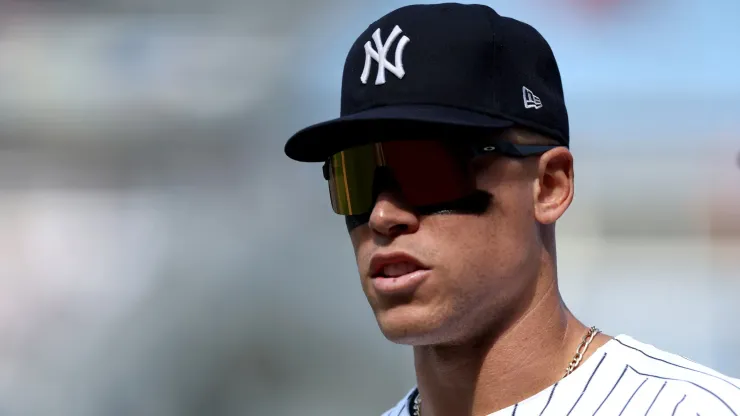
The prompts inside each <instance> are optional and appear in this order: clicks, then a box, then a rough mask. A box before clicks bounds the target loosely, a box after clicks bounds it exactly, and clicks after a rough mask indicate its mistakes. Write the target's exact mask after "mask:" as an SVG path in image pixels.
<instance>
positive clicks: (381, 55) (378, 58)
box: [360, 25, 410, 85]
mask: <svg viewBox="0 0 740 416" xmlns="http://www.w3.org/2000/svg"><path fill="white" fill-rule="evenodd" d="M401 32H402V30H401V28H400V27H398V25H396V27H394V28H393V31H392V32H391V35H390V36H388V39H386V41H385V43H383V41H382V40H381V39H380V29H377V30H376V31H375V33H373V42H375V49H373V45H372V44H371V43H370V41H367V42H366V43H365V69H363V70H362V75H361V76H360V81H362V83H363V84H367V78H368V77H369V76H370V66H371V64H372V61H373V60H375V62H377V63H378V74H377V75H376V77H375V85H382V84H385V70H386V69H387V70H389V71H391V73H392V74H393V75H395V76H397V77H398V79H401V78H403V76H404V75H406V71H404V69H403V48H405V47H406V44H407V43H409V41H410V39H409V38H408V37H407V36H406V35H404V36H403V37H402V38H401V40H400V41H398V46H396V61H395V62H394V63H393V64H391V63H390V62H388V60H387V56H388V51H389V50H390V49H391V46H392V45H393V42H395V41H396V38H397V37H398V35H400V34H401Z"/></svg>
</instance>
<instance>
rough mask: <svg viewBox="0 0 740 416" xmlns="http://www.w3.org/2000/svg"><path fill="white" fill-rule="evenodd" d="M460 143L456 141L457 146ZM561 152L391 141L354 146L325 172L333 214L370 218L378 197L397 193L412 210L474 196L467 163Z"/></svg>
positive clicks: (492, 143) (496, 143) (501, 144)
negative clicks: (492, 156) (490, 156)
mask: <svg viewBox="0 0 740 416" xmlns="http://www.w3.org/2000/svg"><path fill="white" fill-rule="evenodd" d="M458 143H459V141H458ZM555 147H560V146H540V145H518V144H513V143H511V142H507V141H503V140H487V141H486V142H485V143H478V144H471V145H465V146H461V145H459V144H457V145H455V144H452V143H451V142H450V141H445V140H394V141H386V142H379V143H371V144H367V145H362V146H357V147H353V148H350V149H346V150H343V151H341V152H339V153H336V154H334V155H333V156H331V157H330V158H329V159H328V160H327V161H326V163H325V164H324V166H323V173H324V178H325V179H326V180H327V181H328V182H329V196H330V197H331V206H332V209H333V210H334V212H336V213H337V214H340V215H347V216H350V215H362V214H367V213H369V212H370V211H371V210H372V209H373V206H374V205H375V200H376V199H377V197H378V195H379V194H380V193H381V192H386V191H392V192H397V193H398V194H399V195H400V196H401V197H402V199H403V201H404V202H405V203H407V204H409V205H410V206H411V207H415V208H416V207H425V206H432V205H440V204H446V203H451V202H453V201H456V200H460V199H463V198H466V197H468V196H470V195H472V194H474V193H475V192H476V187H475V178H474V175H473V174H472V172H471V170H470V161H471V160H472V159H473V158H474V157H477V156H482V155H485V154H491V153H495V154H499V155H503V156H508V157H513V158H525V157H529V156H535V155H541V154H543V153H545V152H547V151H548V150H550V149H553V148H555Z"/></svg>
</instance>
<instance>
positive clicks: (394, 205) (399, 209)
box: [368, 192, 419, 238]
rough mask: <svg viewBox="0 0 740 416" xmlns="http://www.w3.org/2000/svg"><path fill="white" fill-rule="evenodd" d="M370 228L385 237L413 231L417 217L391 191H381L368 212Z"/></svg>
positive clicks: (416, 226)
mask: <svg viewBox="0 0 740 416" xmlns="http://www.w3.org/2000/svg"><path fill="white" fill-rule="evenodd" d="M368 225H369V226H370V229H371V230H373V231H374V232H376V233H378V234H380V235H383V236H385V237H391V238H393V237H396V236H398V235H401V234H410V233H414V232H416V231H417V230H418V229H419V217H418V216H417V215H416V213H414V211H413V210H411V209H410V208H409V207H408V206H407V205H406V204H404V203H403V201H401V200H400V198H398V197H397V196H396V194H395V193H393V192H381V193H380V194H379V195H378V198H377V200H376V202H375V206H374V207H373V210H372V211H371V213H370V220H369V222H368Z"/></svg>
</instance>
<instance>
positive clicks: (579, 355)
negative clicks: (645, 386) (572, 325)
mask: <svg viewBox="0 0 740 416" xmlns="http://www.w3.org/2000/svg"><path fill="white" fill-rule="evenodd" d="M599 332H601V330H599V329H598V328H596V327H595V326H592V327H591V328H589V329H588V332H586V335H584V336H583V340H582V341H581V343H580V344H579V345H578V348H576V355H574V356H573V359H572V360H570V364H568V368H566V369H565V375H564V376H563V378H565V377H567V376H569V375H570V374H571V373H572V372H573V371H575V369H576V368H577V367H578V365H579V364H581V361H582V360H583V354H585V353H586V350H588V346H589V345H591V341H593V340H594V338H595V337H596V335H598V334H599ZM412 415H413V416H421V394H419V393H418V392H417V393H416V397H415V398H414V413H413V414H412Z"/></svg>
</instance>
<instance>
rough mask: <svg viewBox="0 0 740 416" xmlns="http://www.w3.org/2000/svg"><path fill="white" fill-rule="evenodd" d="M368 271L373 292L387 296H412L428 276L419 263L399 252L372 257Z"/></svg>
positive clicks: (427, 271)
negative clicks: (369, 271)
mask: <svg viewBox="0 0 740 416" xmlns="http://www.w3.org/2000/svg"><path fill="white" fill-rule="evenodd" d="M370 270H371V274H370V277H371V279H372V285H373V287H374V288H375V291H376V292H377V293H379V294H382V295H387V296H390V295H409V294H412V293H413V292H414V291H415V290H416V288H418V287H419V285H420V284H421V283H422V282H423V281H424V280H425V279H426V278H427V276H429V274H430V270H429V268H428V267H427V266H425V265H424V264H423V263H422V262H421V261H419V260H417V259H416V258H415V257H413V256H410V255H408V254H406V253H400V252H396V253H389V254H382V255H375V256H373V258H372V259H371V261H370Z"/></svg>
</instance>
